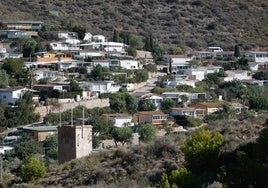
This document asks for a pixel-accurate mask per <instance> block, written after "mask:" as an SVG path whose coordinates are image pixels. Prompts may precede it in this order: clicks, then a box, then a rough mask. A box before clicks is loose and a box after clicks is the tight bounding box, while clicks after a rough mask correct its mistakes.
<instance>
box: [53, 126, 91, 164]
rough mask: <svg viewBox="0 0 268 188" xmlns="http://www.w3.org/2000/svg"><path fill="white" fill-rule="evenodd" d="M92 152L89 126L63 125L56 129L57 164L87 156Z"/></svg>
mask: <svg viewBox="0 0 268 188" xmlns="http://www.w3.org/2000/svg"><path fill="white" fill-rule="evenodd" d="M91 151H92V126H91V125H84V126H83V125H63V126H59V127H58V158H59V164H62V163H65V162H67V161H70V160H72V159H77V158H81V157H85V156H87V155H89V154H90V153H91Z"/></svg>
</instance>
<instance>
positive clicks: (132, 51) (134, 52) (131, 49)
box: [127, 46, 137, 57]
mask: <svg viewBox="0 0 268 188" xmlns="http://www.w3.org/2000/svg"><path fill="white" fill-rule="evenodd" d="M127 53H128V55H130V56H133V57H136V56H137V49H136V48H134V47H132V46H129V47H128V49H127Z"/></svg>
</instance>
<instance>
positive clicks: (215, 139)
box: [181, 128, 223, 172]
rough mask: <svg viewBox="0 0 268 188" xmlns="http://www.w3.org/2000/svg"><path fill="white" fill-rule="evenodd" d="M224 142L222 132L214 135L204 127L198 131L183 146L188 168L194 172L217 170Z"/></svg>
mask: <svg viewBox="0 0 268 188" xmlns="http://www.w3.org/2000/svg"><path fill="white" fill-rule="evenodd" d="M222 144H223V137H222V135H221V134H220V133H215V134H214V135H212V134H211V132H210V131H208V130H205V129H204V128H202V129H201V130H200V131H198V132H196V133H195V134H194V135H193V136H191V137H190V138H189V139H187V140H186V141H185V142H183V144H182V146H181V150H182V152H183V153H184V155H185V160H186V166H187V167H188V168H187V169H190V170H191V171H192V172H202V171H211V170H212V171H213V170H215V168H216V167H217V162H218V157H219V154H220V146H221V145H222Z"/></svg>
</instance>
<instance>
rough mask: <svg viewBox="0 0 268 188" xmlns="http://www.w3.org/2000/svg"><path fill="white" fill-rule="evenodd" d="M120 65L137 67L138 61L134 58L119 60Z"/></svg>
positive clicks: (130, 67) (129, 67)
mask: <svg viewBox="0 0 268 188" xmlns="http://www.w3.org/2000/svg"><path fill="white" fill-rule="evenodd" d="M120 66H121V67H122V68H124V69H139V62H138V61H136V60H120Z"/></svg>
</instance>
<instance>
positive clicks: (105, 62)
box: [92, 59, 110, 68]
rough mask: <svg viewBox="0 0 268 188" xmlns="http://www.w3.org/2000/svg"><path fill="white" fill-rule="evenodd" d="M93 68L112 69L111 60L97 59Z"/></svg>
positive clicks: (93, 63) (93, 62)
mask: <svg viewBox="0 0 268 188" xmlns="http://www.w3.org/2000/svg"><path fill="white" fill-rule="evenodd" d="M92 65H93V67H96V66H97V65H101V66H102V67H107V68H109V67H110V60H109V59H95V60H93V61H92Z"/></svg>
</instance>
